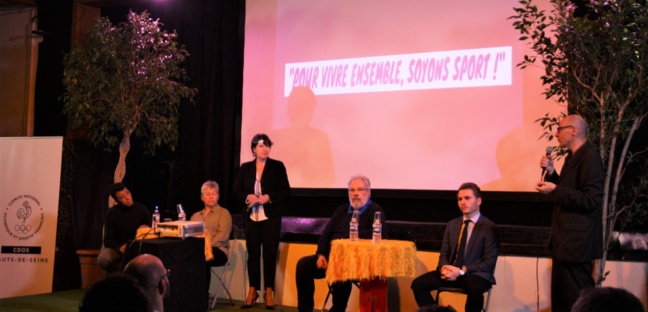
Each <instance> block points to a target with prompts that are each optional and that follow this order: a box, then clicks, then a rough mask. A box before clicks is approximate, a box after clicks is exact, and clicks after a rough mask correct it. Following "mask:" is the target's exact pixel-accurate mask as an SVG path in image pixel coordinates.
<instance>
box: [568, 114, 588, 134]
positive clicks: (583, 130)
mask: <svg viewBox="0 0 648 312" xmlns="http://www.w3.org/2000/svg"><path fill="white" fill-rule="evenodd" d="M563 120H564V121H565V122H566V123H568V124H570V125H573V126H574V127H575V128H576V130H577V131H576V135H575V136H576V137H578V138H581V139H585V138H586V137H587V122H586V121H585V119H583V117H581V116H580V115H569V116H567V117H565V118H563Z"/></svg>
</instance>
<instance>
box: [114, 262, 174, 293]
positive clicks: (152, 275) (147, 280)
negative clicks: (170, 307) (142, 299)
mask: <svg viewBox="0 0 648 312" xmlns="http://www.w3.org/2000/svg"><path fill="white" fill-rule="evenodd" d="M124 273H126V274H128V275H131V276H133V277H135V278H136V279H137V280H138V281H139V282H140V284H141V285H142V286H143V287H144V288H147V289H150V288H153V287H157V285H158V283H159V282H160V280H161V279H162V278H163V277H164V276H165V275H166V273H167V270H166V268H164V264H162V261H161V260H160V259H159V258H158V257H156V256H154V255H149V254H142V255H139V256H137V257H135V258H133V260H131V261H130V262H128V264H127V265H126V267H125V268H124Z"/></svg>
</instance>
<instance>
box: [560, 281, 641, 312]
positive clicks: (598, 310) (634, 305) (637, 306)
mask: <svg viewBox="0 0 648 312" xmlns="http://www.w3.org/2000/svg"><path fill="white" fill-rule="evenodd" d="M571 311H572V312H607V311H623V312H644V311H645V310H644V307H643V304H642V303H641V301H639V298H637V297H636V296H635V295H633V294H631V293H630V292H628V291H627V290H625V289H622V288H614V287H598V288H588V289H583V290H582V291H581V294H580V297H578V300H576V303H574V306H572V309H571Z"/></svg>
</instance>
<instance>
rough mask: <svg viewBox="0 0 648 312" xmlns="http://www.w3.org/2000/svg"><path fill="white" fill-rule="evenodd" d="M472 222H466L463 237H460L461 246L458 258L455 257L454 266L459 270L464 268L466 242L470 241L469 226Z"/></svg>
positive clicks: (458, 250) (458, 249) (462, 232)
mask: <svg viewBox="0 0 648 312" xmlns="http://www.w3.org/2000/svg"><path fill="white" fill-rule="evenodd" d="M469 224H470V220H466V221H464V224H463V227H462V230H461V236H459V246H458V247H457V256H456V257H455V261H454V265H455V266H456V267H458V268H461V267H462V266H463V262H464V253H465V252H466V242H467V241H468V225H469Z"/></svg>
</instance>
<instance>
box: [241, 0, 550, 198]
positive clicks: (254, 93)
mask: <svg viewBox="0 0 648 312" xmlns="http://www.w3.org/2000/svg"><path fill="white" fill-rule="evenodd" d="M516 5H518V2H517V0H500V1H474V0H473V1H468V0H460V1H431V0H405V1H389V0H374V1H360V0H331V1H307V0H304V1H295V0H248V1H247V4H246V6H247V8H246V27H245V59H244V84H243V120H242V132H241V135H242V137H241V141H242V143H241V162H245V161H250V160H252V159H253V156H252V152H251V150H250V141H251V139H252V137H253V136H254V134H256V133H266V134H268V135H269V137H270V138H271V140H272V141H273V143H274V145H273V146H272V151H271V154H270V157H271V158H274V159H278V160H281V161H283V162H284V163H285V164H286V167H287V170H288V178H289V180H290V183H291V186H292V187H302V188H343V187H346V184H347V182H348V179H349V177H351V176H352V175H356V174H363V175H366V176H368V177H369V178H370V179H371V181H372V187H374V188H383V189H413V190H454V189H456V188H457V187H458V186H459V185H460V184H461V183H462V182H466V181H472V182H476V183H477V184H479V185H481V186H482V188H483V189H484V190H500V191H531V190H533V185H534V184H535V182H536V181H538V179H539V178H540V169H539V165H538V164H539V159H540V157H541V155H542V154H543V153H544V150H545V147H546V146H547V145H550V144H549V143H547V142H546V141H544V140H539V139H538V138H539V137H540V135H541V133H542V129H541V127H540V126H539V125H538V124H537V123H534V120H536V119H537V118H540V117H542V116H543V115H544V114H545V113H547V112H555V111H559V110H560V109H561V107H559V106H558V105H557V104H555V103H553V102H551V101H547V100H545V99H544V96H543V95H542V86H541V81H540V79H539V76H540V75H541V73H542V69H540V68H530V69H525V70H521V69H518V68H517V67H516V64H517V63H519V62H520V61H521V60H522V59H523V55H524V54H525V53H530V52H529V51H528V50H526V49H527V48H526V45H525V44H524V43H523V42H521V41H519V40H518V38H519V37H520V35H519V33H518V32H517V31H516V30H515V29H513V26H512V20H508V19H507V18H508V17H509V16H511V15H513V14H514V11H513V7H514V6H516Z"/></svg>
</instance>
